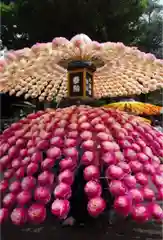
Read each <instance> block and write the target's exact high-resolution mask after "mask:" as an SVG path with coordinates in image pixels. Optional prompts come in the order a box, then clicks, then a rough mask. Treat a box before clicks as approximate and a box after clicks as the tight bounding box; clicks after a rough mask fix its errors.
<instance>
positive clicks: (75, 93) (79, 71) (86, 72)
mask: <svg viewBox="0 0 163 240" xmlns="http://www.w3.org/2000/svg"><path fill="white" fill-rule="evenodd" d="M67 70H68V81H67V82H68V86H67V89H68V97H69V98H93V96H94V94H93V73H94V72H95V70H96V68H95V66H94V65H93V64H92V63H91V62H86V61H75V62H71V63H69V65H68V69H67Z"/></svg>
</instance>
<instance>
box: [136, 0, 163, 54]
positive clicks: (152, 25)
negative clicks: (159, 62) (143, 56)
mask: <svg viewBox="0 0 163 240" xmlns="http://www.w3.org/2000/svg"><path fill="white" fill-rule="evenodd" d="M158 2H159V1H158V0H150V1H149V2H148V6H147V8H146V11H145V13H144V15H143V17H142V18H141V19H140V24H139V31H140V35H139V37H138V39H137V40H136V44H137V45H138V46H139V47H140V48H141V49H142V50H143V51H145V52H151V53H154V54H155V55H156V56H157V57H158V58H163V52H162V48H163V31H162V30H163V29H162V26H163V6H162V5H161V4H159V3H158Z"/></svg>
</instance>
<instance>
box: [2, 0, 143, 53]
mask: <svg viewBox="0 0 163 240" xmlns="http://www.w3.org/2000/svg"><path fill="white" fill-rule="evenodd" d="M146 2H147V0H121V1H120V0H103V1H100V0H71V1H70V0H15V1H14V2H10V1H9V0H2V2H1V5H0V8H1V15H2V40H3V43H4V45H6V46H7V47H8V48H15V49H17V48H22V47H25V46H31V45H32V44H34V43H36V42H48V41H51V40H52V39H53V38H54V37H56V36H64V37H66V38H68V39H70V38H71V37H72V36H73V35H75V34H77V33H85V34H87V35H89V36H90V37H91V38H92V39H95V40H97V41H109V40H110V41H123V42H124V43H126V44H128V43H130V42H132V41H133V40H134V39H135V37H136V36H137V28H136V26H137V23H138V21H139V18H140V16H141V15H142V13H143V12H144V9H145V7H146Z"/></svg>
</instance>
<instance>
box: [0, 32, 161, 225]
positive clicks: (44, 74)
mask: <svg viewBox="0 0 163 240" xmlns="http://www.w3.org/2000/svg"><path fill="white" fill-rule="evenodd" d="M81 60H82V61H81ZM72 61H73V62H72ZM74 61H75V62H74ZM6 63H7V65H5V64H6ZM59 65H61V66H62V67H61V66H59ZM101 65H103V66H102V67H101ZM63 66H64V67H67V68H68V81H67V80H66V74H67V70H66V69H64V68H63ZM75 69H76V70H75ZM127 69H129V70H130V72H128V71H127ZM132 69H133V70H132ZM138 72H139V74H138ZM131 73H132V74H131ZM133 73H137V74H138V75H133ZM93 75H94V79H93ZM152 76H153V77H152ZM123 80H126V81H127V83H129V85H127V86H126V85H125V84H124V82H125V81H124V82H123ZM138 80H139V81H138ZM1 82H3V91H6V92H7V91H9V92H10V94H17V95H21V94H25V96H26V97H30V96H31V97H39V99H40V100H43V99H48V100H51V99H52V98H53V97H54V96H56V97H57V100H60V98H62V97H65V96H66V94H67V93H68V95H69V97H71V98H76V97H77V98H80V97H84V98H86V97H90V98H91V97H93V96H95V97H97V98H100V97H101V96H107V95H110V96H116V95H129V94H130V93H131V92H132V93H133V92H134V93H135V94H139V93H140V92H142V91H147V92H148V91H150V90H153V88H154V89H155V88H159V87H161V86H162V62H161V61H160V60H156V59H155V58H154V57H153V56H151V55H149V54H147V55H146V54H143V53H140V52H139V51H138V50H137V49H133V48H127V47H125V46H124V45H123V44H120V43H118V44H113V43H104V44H99V43H96V42H92V41H91V40H90V39H89V38H88V37H87V36H85V35H79V36H76V37H74V38H73V39H72V40H71V41H70V42H69V41H68V40H66V39H64V38H57V39H55V40H54V41H53V42H52V43H48V44H37V45H35V46H33V47H32V49H24V50H22V51H18V52H16V53H14V52H13V53H9V54H8V58H7V60H6V61H5V62H4V63H3V66H2V72H1ZM108 83H109V84H108ZM66 85H67V86H68V92H67V87H66ZM128 86H130V87H128ZM133 86H135V87H134V88H133ZM161 157H163V134H162V133H161V132H159V131H157V130H155V129H154V128H152V127H151V126H150V125H149V124H146V123H143V122H140V121H139V120H138V118H137V117H136V116H132V115H129V114H127V113H125V112H121V111H119V110H116V109H106V108H102V107H101V108H96V107H94V108H93V107H90V106H84V105H80V106H75V105H74V106H71V107H67V108H62V109H61V108H58V109H55V110H51V109H48V110H45V111H39V112H37V113H33V114H30V115H28V116H27V118H24V119H21V120H20V121H19V122H17V123H14V124H12V125H11V126H10V127H9V128H8V129H6V130H5V131H4V132H3V133H2V135H1V136H0V168H1V173H2V180H1V182H0V192H1V201H2V205H1V206H2V208H1V209H0V222H1V223H3V222H5V221H6V220H7V219H8V218H10V219H11V221H12V222H13V223H14V224H16V225H21V224H24V223H26V222H30V223H33V224H39V223H42V222H43V221H45V219H46V214H47V211H48V209H49V206H50V210H51V213H52V214H53V215H54V216H56V217H58V218H59V219H66V218H67V216H69V214H70V215H73V214H74V215H76V216H77V215H78V214H79V211H81V212H84V209H87V212H88V213H89V215H90V216H92V217H97V216H98V215H100V214H101V213H102V212H104V211H107V209H109V208H108V207H109V206H111V205H112V206H113V208H114V209H115V211H116V212H117V213H119V214H120V215H123V216H128V215H131V216H132V218H133V219H134V220H136V221H138V222H145V221H148V220H150V219H152V218H154V219H155V220H157V221H158V222H161V220H162V219H163V210H162V208H161V206H160V204H159V201H162V200H163V165H162V164H161V162H160V158H161ZM84 196H85V197H84ZM84 199H85V200H84ZM85 201H86V202H85ZM83 205H84V206H83Z"/></svg>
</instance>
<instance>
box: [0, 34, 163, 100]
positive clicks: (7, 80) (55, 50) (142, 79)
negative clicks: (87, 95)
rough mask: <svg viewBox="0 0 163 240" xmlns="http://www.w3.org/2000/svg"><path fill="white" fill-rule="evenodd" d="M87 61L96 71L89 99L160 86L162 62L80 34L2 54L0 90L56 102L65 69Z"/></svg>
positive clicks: (62, 89)
mask: <svg viewBox="0 0 163 240" xmlns="http://www.w3.org/2000/svg"><path fill="white" fill-rule="evenodd" d="M74 60H84V61H86V60H89V61H91V62H92V63H93V64H94V65H95V67H96V72H95V73H94V97H95V98H97V99H98V98H101V97H116V96H128V95H133V94H137V95H139V94H141V93H148V92H150V91H154V90H156V89H160V88H162V87H163V61H162V60H159V59H156V58H155V56H153V55H152V54H145V53H143V52H141V51H139V50H138V49H137V48H135V47H127V46H125V45H124V44H123V43H112V42H106V43H98V42H95V41H92V40H91V39H90V38H89V37H88V36H86V35H84V34H79V35H76V36H75V37H73V38H72V39H71V40H70V41H68V40H67V39H65V38H63V37H59V38H55V39H54V40H53V41H52V42H50V43H37V44H35V45H34V46H32V47H31V48H24V49H22V50H17V51H9V52H7V53H6V57H5V60H1V61H0V91H2V92H9V94H10V95H13V94H15V95H16V96H20V95H25V98H29V97H32V98H36V97H37V98H38V99H39V100H40V101H43V100H44V99H46V100H48V101H51V100H53V99H54V98H56V100H57V101H60V100H61V99H62V98H64V97H66V96H67V65H68V63H70V62H71V61H74Z"/></svg>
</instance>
